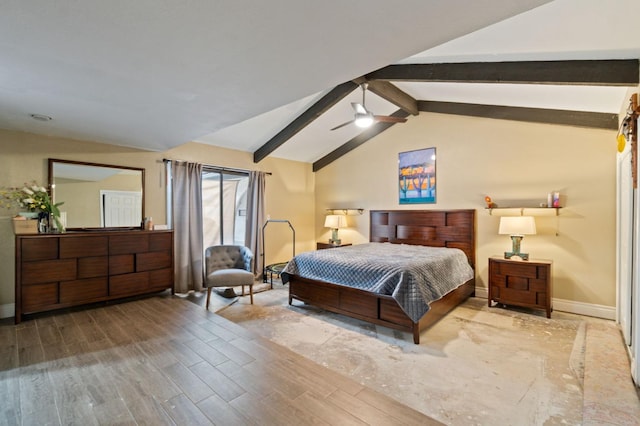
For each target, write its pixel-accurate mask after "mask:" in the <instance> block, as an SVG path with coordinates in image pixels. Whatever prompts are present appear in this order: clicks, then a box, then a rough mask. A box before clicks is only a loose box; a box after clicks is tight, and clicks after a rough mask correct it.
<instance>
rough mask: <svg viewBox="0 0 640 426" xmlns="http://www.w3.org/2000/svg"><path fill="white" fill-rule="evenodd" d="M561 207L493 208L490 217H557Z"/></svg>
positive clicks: (490, 210) (490, 209)
mask: <svg viewBox="0 0 640 426" xmlns="http://www.w3.org/2000/svg"><path fill="white" fill-rule="evenodd" d="M561 208H562V207H493V208H485V210H489V214H490V215H491V216H558V215H559V214H560V209H561Z"/></svg>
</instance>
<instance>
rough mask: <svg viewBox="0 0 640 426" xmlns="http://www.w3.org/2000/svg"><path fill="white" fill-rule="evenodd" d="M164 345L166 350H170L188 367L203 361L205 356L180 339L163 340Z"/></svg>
mask: <svg viewBox="0 0 640 426" xmlns="http://www.w3.org/2000/svg"><path fill="white" fill-rule="evenodd" d="M162 347H163V348H164V350H166V351H168V352H170V353H171V354H172V355H173V356H174V357H175V358H176V359H177V360H178V361H180V363H181V364H182V365H184V366H186V367H191V366H192V365H195V364H198V363H200V362H202V361H203V358H202V357H201V356H200V355H198V354H197V353H196V352H195V351H194V350H193V349H191V348H189V347H188V346H187V345H186V344H185V343H184V342H181V341H180V340H179V339H169V340H166V341H164V342H162Z"/></svg>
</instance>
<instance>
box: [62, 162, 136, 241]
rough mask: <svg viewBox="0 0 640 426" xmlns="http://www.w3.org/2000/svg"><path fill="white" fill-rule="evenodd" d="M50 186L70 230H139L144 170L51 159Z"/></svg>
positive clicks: (63, 219)
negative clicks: (120, 228) (125, 228)
mask: <svg viewBox="0 0 640 426" xmlns="http://www.w3.org/2000/svg"><path fill="white" fill-rule="evenodd" d="M49 187H50V188H51V195H52V197H53V201H54V202H55V203H60V202H64V204H63V205H61V206H60V215H61V219H62V221H63V223H64V222H66V227H67V229H77V228H105V227H107V228H112V227H139V226H140V224H141V222H142V219H143V217H144V169H140V168H135V167H122V166H113V165H108V164H97V163H84V162H79V161H68V160H56V159H53V158H50V159H49Z"/></svg>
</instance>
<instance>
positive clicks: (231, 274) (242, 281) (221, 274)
mask: <svg viewBox="0 0 640 426" xmlns="http://www.w3.org/2000/svg"><path fill="white" fill-rule="evenodd" d="M253 280H254V277H253V273H252V272H249V271H245V270H244V269H218V270H217V271H213V272H212V273H210V274H209V275H207V282H206V283H205V284H206V286H207V287H235V286H239V285H252V284H253Z"/></svg>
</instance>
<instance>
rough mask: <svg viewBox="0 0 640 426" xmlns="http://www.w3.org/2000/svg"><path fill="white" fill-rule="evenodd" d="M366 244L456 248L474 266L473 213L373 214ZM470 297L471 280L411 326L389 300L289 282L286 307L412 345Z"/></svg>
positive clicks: (295, 279)
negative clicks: (338, 318) (405, 337)
mask: <svg viewBox="0 0 640 426" xmlns="http://www.w3.org/2000/svg"><path fill="white" fill-rule="evenodd" d="M369 239H370V241H371V242H390V243H397V244H417V245H424V246H432V247H451V248H459V249H461V250H462V251H464V253H465V254H466V255H467V258H468V259H469V264H470V265H471V267H472V268H473V267H474V266H475V257H476V252H475V250H476V249H475V210H374V211H371V214H370V235H369ZM474 293H475V278H473V279H471V280H469V281H467V282H466V283H465V284H463V285H462V286H460V287H458V288H457V289H456V290H454V291H452V292H450V293H448V294H447V295H445V296H444V297H443V298H442V299H440V300H438V301H435V302H433V303H431V304H430V307H431V309H430V310H429V311H428V312H427V313H426V314H425V315H424V316H423V317H422V318H421V319H420V321H418V322H414V321H412V320H411V319H410V318H409V317H408V316H407V315H406V314H405V312H404V311H403V310H402V308H401V307H400V306H399V305H398V303H397V302H396V301H395V299H393V298H392V297H391V296H386V295H381V294H377V293H371V292H368V291H364V290H360V289H356V288H351V287H346V286H342V285H337V284H332V283H328V282H324V281H317V280H311V279H308V278H304V277H301V276H298V275H290V276H289V304H291V303H292V301H293V299H297V300H300V301H302V302H305V303H308V304H311V305H315V306H318V307H320V308H323V309H326V310H328V311H332V312H336V313H339V314H343V315H347V316H350V317H353V318H357V319H360V320H364V321H368V322H371V323H374V324H379V325H383V326H386V327H390V328H394V329H398V330H402V331H408V332H410V333H412V334H413V341H414V343H415V344H419V343H420V331H421V330H423V329H425V328H426V327H428V326H430V325H432V324H434V323H435V322H437V321H438V320H439V319H440V318H442V317H443V316H444V315H445V314H446V313H447V312H449V311H450V310H451V309H453V308H454V307H455V306H457V305H458V304H460V303H461V302H462V301H464V300H465V299H467V298H468V297H469V296H471V295H473V294H474Z"/></svg>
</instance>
